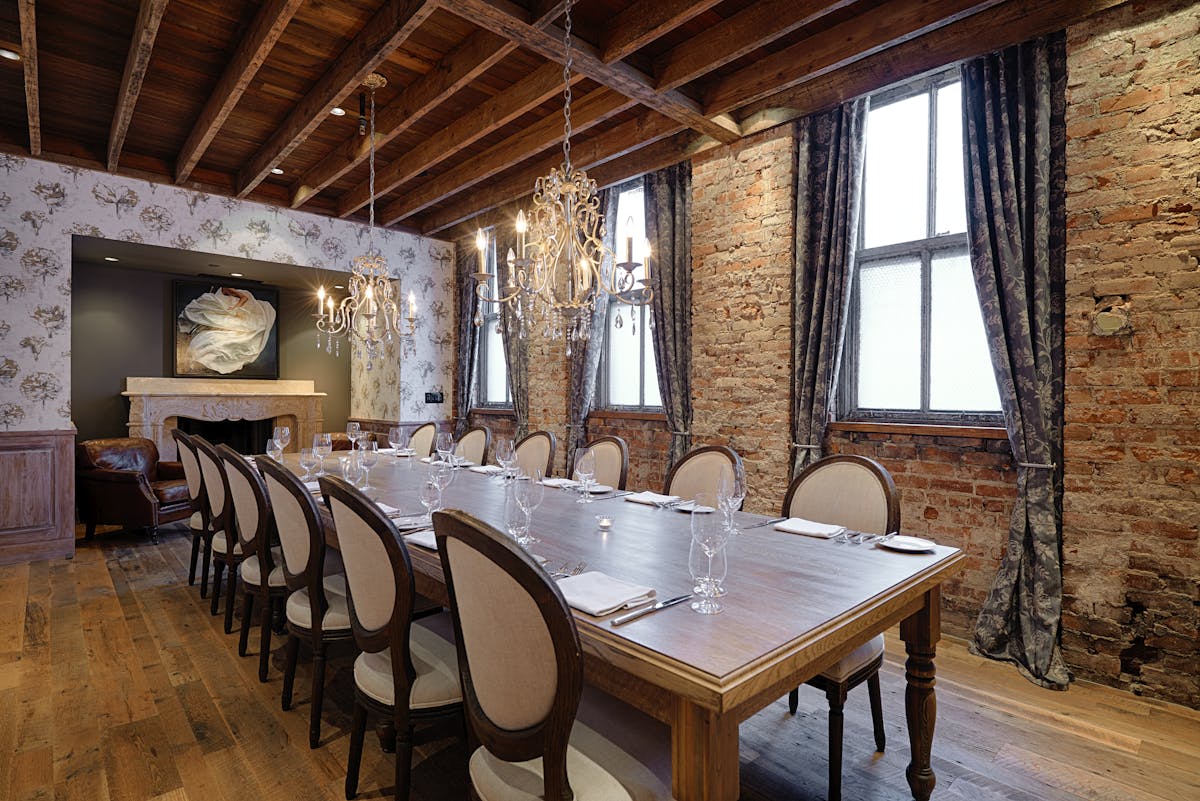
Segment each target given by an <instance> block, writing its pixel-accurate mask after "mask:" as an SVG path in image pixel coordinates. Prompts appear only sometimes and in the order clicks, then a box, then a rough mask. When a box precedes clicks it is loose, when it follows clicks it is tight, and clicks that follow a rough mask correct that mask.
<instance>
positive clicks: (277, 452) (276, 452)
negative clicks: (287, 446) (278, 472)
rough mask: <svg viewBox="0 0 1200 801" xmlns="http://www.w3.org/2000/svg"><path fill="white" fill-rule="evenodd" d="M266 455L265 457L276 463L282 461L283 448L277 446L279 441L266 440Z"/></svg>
mask: <svg viewBox="0 0 1200 801" xmlns="http://www.w3.org/2000/svg"><path fill="white" fill-rule="evenodd" d="M266 454H267V456H270V457H271V458H272V459H274V460H275V461H277V462H282V461H283V446H282V445H280V444H279V440H277V439H269V440H267V450H266Z"/></svg>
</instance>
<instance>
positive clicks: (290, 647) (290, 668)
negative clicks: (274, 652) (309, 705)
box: [280, 634, 300, 712]
mask: <svg viewBox="0 0 1200 801" xmlns="http://www.w3.org/2000/svg"><path fill="white" fill-rule="evenodd" d="M299 657H300V638H299V637H297V636H296V635H295V634H288V639H287V655H286V657H285V658H284V660H283V694H282V695H281V696H280V704H281V705H282V706H283V711H284V712H287V711H288V710H289V709H291V708H292V688H293V687H294V686H295V685H296V661H297V660H298V659H299Z"/></svg>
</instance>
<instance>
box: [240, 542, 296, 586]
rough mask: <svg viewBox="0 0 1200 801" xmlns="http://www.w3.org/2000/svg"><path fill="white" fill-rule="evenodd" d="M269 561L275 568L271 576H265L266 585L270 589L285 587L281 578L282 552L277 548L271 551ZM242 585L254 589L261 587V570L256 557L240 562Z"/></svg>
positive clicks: (249, 557) (284, 581)
mask: <svg viewBox="0 0 1200 801" xmlns="http://www.w3.org/2000/svg"><path fill="white" fill-rule="evenodd" d="M271 561H272V562H274V563H275V567H274V568H273V569H272V570H271V575H269V576H267V585H268V586H270V587H284V586H286V585H287V580H286V579H284V577H283V551H281V550H280V549H279V546H278V545H277V546H275V547H274V548H272V549H271ZM242 583H243V584H250V585H253V586H255V587H261V586H262V568H261V567H260V566H259V564H258V556H257V555H252V556H247V557H246V558H245V559H243V560H242Z"/></svg>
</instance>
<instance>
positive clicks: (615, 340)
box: [608, 303, 641, 406]
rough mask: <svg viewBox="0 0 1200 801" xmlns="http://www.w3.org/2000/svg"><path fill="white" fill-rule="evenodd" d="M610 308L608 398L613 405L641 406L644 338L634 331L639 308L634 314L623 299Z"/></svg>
mask: <svg viewBox="0 0 1200 801" xmlns="http://www.w3.org/2000/svg"><path fill="white" fill-rule="evenodd" d="M618 307H619V308H618ZM608 309H609V311H608V402H609V404H611V405H613V406H637V405H638V404H639V403H640V398H639V394H640V389H641V387H640V386H639V383H640V378H641V377H640V376H639V375H638V371H639V370H640V369H641V363H640V362H639V360H638V347H639V346H640V345H641V342H640V341H639V339H638V337H636V336H634V335H633V320H635V319H636V315H637V314H638V310H637V309H634V310H633V312H632V314H631V313H630V309H629V307H628V306H625V305H624V304H621V303H613V304H610V305H609V307H608ZM618 314H620V318H621V321H622V325H621V327H620V328H617V326H616V321H617V315H618ZM639 328H640V327H639ZM639 333H640V330H639Z"/></svg>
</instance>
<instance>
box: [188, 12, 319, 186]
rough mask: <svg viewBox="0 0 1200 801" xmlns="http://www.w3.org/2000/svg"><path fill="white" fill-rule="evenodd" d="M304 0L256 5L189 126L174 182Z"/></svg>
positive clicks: (227, 112)
mask: <svg viewBox="0 0 1200 801" xmlns="http://www.w3.org/2000/svg"><path fill="white" fill-rule="evenodd" d="M303 2H304V0H266V2H264V3H263V4H262V5H261V6H259V9H258V13H257V14H256V15H255V16H254V21H253V22H251V23H250V27H249V28H248V29H247V30H246V34H245V35H244V36H243V37H242V39H241V41H239V42H238V45H237V49H236V50H234V52H233V57H232V58H230V59H229V63H228V64H226V65H225V71H224V72H222V73H221V78H220V80H218V81H217V85H216V88H214V89H213V91H212V94H211V95H209V96H208V101H207V102H206V103H205V104H204V109H203V110H202V111H201V112H200V116H199V117H198V118H197V119H196V123H195V125H193V126H192V132H191V133H190V134H188V138H187V141H186V142H184V143H183V147H182V148H181V149H180V151H179V156H178V157H177V158H176V159H175V183H177V184H182V183H183V182H184V181H186V180H187V179H188V176H189V175H191V174H192V170H194V169H195V168H196V164H197V163H199V161H200V158H201V157H202V156H203V155H204V151H205V150H207V149H208V145H209V143H211V142H212V140H213V137H215V136H216V135H217V132H218V131H220V130H221V126H222V125H224V124H225V120H226V119H228V117H229V115H230V113H231V112H232V111H233V109H234V107H235V106H236V105H237V104H238V101H239V100H241V99H242V94H243V93H244V92H245V91H246V89H247V88H249V86H250V81H252V80H254V76H255V75H256V74H258V69H259V67H261V66H262V65H263V62H264V61H266V59H267V54H268V53H270V52H271V48H273V47H274V46H275V43H276V42H277V41H279V37H280V36H282V35H283V30H284V28H286V27H287V25H288V23H289V22H291V20H292V17H293V16H295V14H296V11H297V10H298V9H299V8H300V5H301V4H302V3H303Z"/></svg>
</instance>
